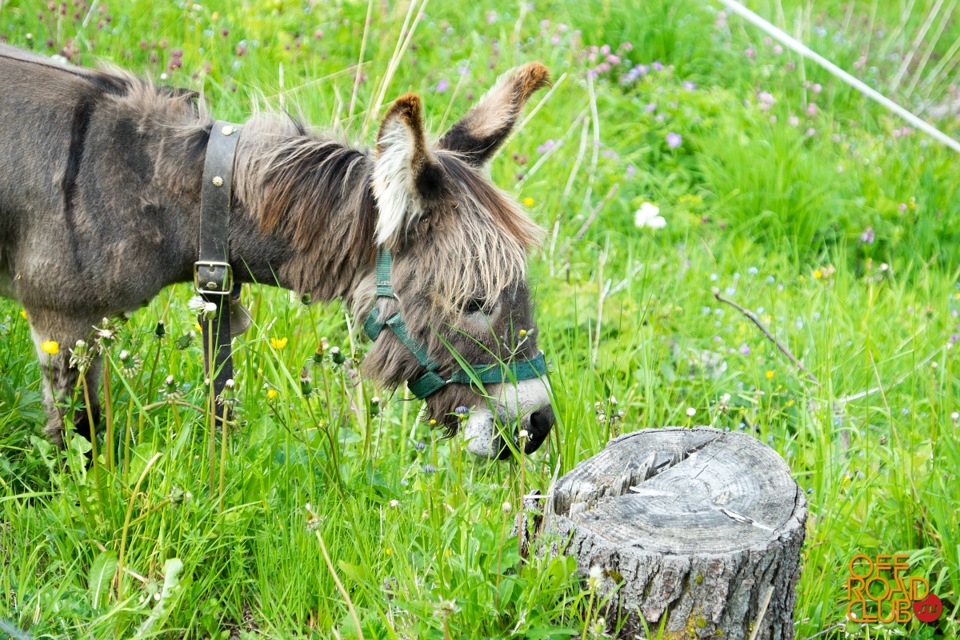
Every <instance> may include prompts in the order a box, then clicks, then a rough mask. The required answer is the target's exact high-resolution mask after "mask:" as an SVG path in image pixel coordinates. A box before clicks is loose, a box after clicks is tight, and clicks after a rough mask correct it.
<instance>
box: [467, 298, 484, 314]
mask: <svg viewBox="0 0 960 640" xmlns="http://www.w3.org/2000/svg"><path fill="white" fill-rule="evenodd" d="M483 308H484V301H483V300H481V299H480V298H471V299H470V300H467V303H466V304H465V305H463V312H464V313H468V314H469V313H480V312H481V311H483Z"/></svg>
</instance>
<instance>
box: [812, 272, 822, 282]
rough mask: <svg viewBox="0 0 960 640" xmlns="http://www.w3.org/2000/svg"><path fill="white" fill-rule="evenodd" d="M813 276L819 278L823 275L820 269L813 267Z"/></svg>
mask: <svg viewBox="0 0 960 640" xmlns="http://www.w3.org/2000/svg"><path fill="white" fill-rule="evenodd" d="M813 277H814V278H816V279H817V280H819V279H820V278H822V277H823V271H820V269H814V271H813Z"/></svg>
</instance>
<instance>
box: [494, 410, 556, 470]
mask: <svg viewBox="0 0 960 640" xmlns="http://www.w3.org/2000/svg"><path fill="white" fill-rule="evenodd" d="M554 422H556V417H555V416H554V415H553V407H551V406H550V405H547V406H545V407H541V408H539V409H537V410H536V411H534V412H532V413H531V414H530V416H529V418H528V419H527V420H524V421H523V430H524V431H526V432H527V438H526V440H525V441H524V443H523V452H524V453H525V454H531V453H533V452H535V451H536V450H537V449H539V448H540V445H542V444H543V442H544V441H545V440H546V439H547V437H548V436H549V435H550V429H552V428H553V423H554ZM513 443H514V447H515V448H516V447H518V446H520V438H519V434H514V438H513ZM496 446H497V455H496V458H497V459H498V460H508V459H509V458H510V456H511V455H513V453H512V451H511V449H510V447H509V446H508V445H507V443H506V442H504V438H503V435H500V436H498V437H497V443H496Z"/></svg>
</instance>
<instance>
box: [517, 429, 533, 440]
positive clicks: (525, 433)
mask: <svg viewBox="0 0 960 640" xmlns="http://www.w3.org/2000/svg"><path fill="white" fill-rule="evenodd" d="M517 436H518V437H519V438H520V441H521V442H524V441H526V440H529V439H530V432H529V431H527V430H526V429H521V430H520V433H518V434H517Z"/></svg>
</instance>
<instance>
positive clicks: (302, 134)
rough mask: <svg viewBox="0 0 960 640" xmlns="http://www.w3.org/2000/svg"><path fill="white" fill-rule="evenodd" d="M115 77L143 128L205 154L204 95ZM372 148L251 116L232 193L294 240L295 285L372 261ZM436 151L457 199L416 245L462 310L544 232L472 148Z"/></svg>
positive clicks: (352, 273) (426, 268)
mask: <svg viewBox="0 0 960 640" xmlns="http://www.w3.org/2000/svg"><path fill="white" fill-rule="evenodd" d="M117 75H118V76H120V77H121V78H122V79H123V81H124V82H125V83H126V84H127V92H126V93H125V95H122V96H115V99H117V100H122V101H126V102H127V103H128V104H129V105H130V106H131V107H133V108H134V109H137V110H139V112H140V113H141V117H142V120H143V125H142V126H146V125H147V124H148V123H149V125H150V126H156V125H158V124H159V125H162V126H165V127H167V128H168V130H169V131H170V133H171V134H172V136H173V137H174V138H176V139H177V140H179V144H177V145H175V146H176V147H178V148H179V149H180V150H181V151H182V152H186V153H188V154H189V156H191V158H197V157H200V158H202V155H203V152H204V149H205V146H206V139H207V136H208V134H209V131H210V128H211V126H212V124H213V121H212V118H211V116H210V115H209V114H208V112H207V110H206V107H205V104H204V101H203V100H202V98H198V97H197V96H196V94H193V93H188V92H176V91H172V90H170V89H169V88H164V87H156V86H155V85H153V84H152V83H150V82H149V81H145V80H139V79H136V78H134V77H133V76H130V75H129V74H125V73H122V74H117ZM373 153H374V152H373V151H371V150H367V149H361V148H357V147H355V146H352V145H350V144H348V143H346V142H343V141H341V140H337V139H334V138H331V137H329V136H325V135H324V134H315V133H310V132H308V131H307V130H306V128H305V127H304V126H303V125H302V124H300V123H299V122H297V121H295V120H294V119H292V118H290V117H289V116H288V115H287V114H279V113H276V112H265V113H260V114H257V115H255V116H253V117H252V118H251V119H250V120H249V121H247V122H246V123H245V124H244V125H243V129H242V133H241V137H240V142H239V147H238V151H237V159H236V167H235V179H234V194H235V196H236V197H237V198H238V200H239V203H240V204H241V205H242V207H243V208H244V209H245V210H246V212H247V215H250V216H251V217H252V218H253V220H254V221H255V222H256V223H257V224H258V225H259V227H260V229H261V230H262V231H263V232H264V233H274V234H276V235H278V236H279V237H281V238H284V239H285V240H286V241H287V242H290V243H291V246H292V247H293V248H294V249H295V252H294V258H293V259H292V260H291V261H290V263H289V264H287V265H284V266H283V268H282V269H283V271H282V272H281V273H280V274H279V275H281V276H282V277H283V279H284V280H286V281H287V282H288V283H289V284H290V285H291V286H293V287H294V288H295V289H296V290H298V291H300V292H305V293H310V294H312V295H313V296H315V297H317V298H318V299H325V300H330V299H333V298H337V297H341V296H344V295H347V294H349V293H351V289H353V288H355V287H356V286H357V284H358V283H357V280H356V278H357V276H358V275H359V274H360V273H361V272H364V271H368V269H367V267H369V266H372V264H373V256H374V252H375V248H376V245H375V235H376V225H377V216H378V209H377V203H376V199H375V197H374V195H373V190H372V185H371V175H372V172H373V165H374V157H373ZM436 157H437V159H438V160H439V161H440V163H441V164H442V165H443V167H444V170H445V173H446V174H447V176H448V177H449V178H450V181H451V183H452V187H453V189H452V191H453V193H454V200H455V202H456V206H455V207H454V208H453V210H452V211H449V212H446V213H444V214H443V215H445V216H447V218H448V219H446V220H435V221H433V222H434V223H435V224H434V225H432V227H433V228H432V229H431V232H429V233H427V234H426V235H424V236H423V237H422V238H420V240H419V241H422V242H423V243H424V244H425V247H424V248H425V250H423V251H418V252H417V255H418V260H419V261H421V262H422V263H423V264H422V269H421V271H422V272H424V273H431V274H437V277H438V286H437V289H436V291H437V295H438V296H439V297H440V298H441V300H437V301H436V303H437V304H439V305H441V306H447V307H448V308H451V309H452V308H456V307H459V306H461V305H462V303H463V302H464V301H465V300H467V299H469V298H471V297H474V296H477V295H483V294H485V293H486V294H490V293H495V292H497V291H500V290H502V289H504V288H506V287H510V286H515V285H516V284H517V283H519V282H520V281H522V279H523V278H524V277H525V273H526V250H527V249H528V248H529V247H530V246H531V245H533V244H536V243H538V242H539V240H540V237H541V234H542V231H541V230H540V228H539V227H538V226H537V225H536V224H535V223H534V222H533V221H532V220H531V219H530V218H529V217H528V216H527V215H526V214H525V213H524V212H523V210H522V209H521V208H520V207H519V206H518V205H517V203H516V202H515V201H514V199H513V198H512V197H511V196H509V195H508V194H506V193H504V192H503V191H502V190H500V189H499V188H497V187H496V186H495V185H494V184H493V183H492V182H490V181H489V179H488V178H486V177H485V176H484V175H483V172H482V170H480V169H478V168H476V167H474V166H473V165H472V164H471V162H470V159H469V158H468V157H466V156H464V155H463V154H461V153H457V152H452V151H444V150H442V149H440V150H438V152H437V154H436ZM415 232H416V231H415ZM413 250H414V251H416V249H415V248H413ZM441 275H442V277H440V276H441ZM364 297H365V296H364ZM370 302H371V304H372V299H371V301H370ZM360 306H361V307H364V306H366V305H365V304H363V303H361V305H360ZM354 308H355V309H357V307H356V306H355V307H354ZM367 310H368V309H367Z"/></svg>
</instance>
